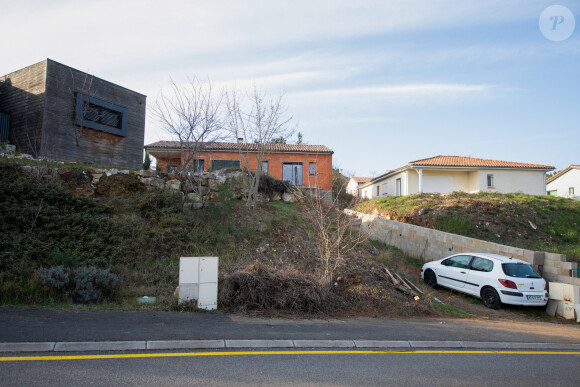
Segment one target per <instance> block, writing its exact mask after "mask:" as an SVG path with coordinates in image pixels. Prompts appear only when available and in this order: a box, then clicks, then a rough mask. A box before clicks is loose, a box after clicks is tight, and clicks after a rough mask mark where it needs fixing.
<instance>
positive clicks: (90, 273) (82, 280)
mask: <svg viewBox="0 0 580 387" xmlns="http://www.w3.org/2000/svg"><path fill="white" fill-rule="evenodd" d="M40 280H41V281H42V283H43V284H44V285H50V286H51V287H52V288H53V289H54V290H57V291H59V292H61V293H63V294H62V295H63V296H65V295H66V294H67V293H68V292H70V295H71V296H72V299H73V301H74V302H78V303H82V304H87V303H91V302H98V301H101V300H102V299H103V298H108V297H112V296H114V295H115V294H116V293H117V291H118V290H119V278H118V277H117V276H116V275H115V274H112V273H111V272H109V270H102V269H97V268H96V267H94V266H90V267H79V268H77V269H74V270H72V269H69V268H65V267H64V266H62V265H61V266H55V267H50V268H41V269H40Z"/></svg>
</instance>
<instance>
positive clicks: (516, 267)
mask: <svg viewBox="0 0 580 387" xmlns="http://www.w3.org/2000/svg"><path fill="white" fill-rule="evenodd" d="M501 267H502V268H503V272H504V273H505V274H506V275H507V276H510V277H517V278H540V275H539V274H538V273H536V271H535V270H534V268H533V267H532V265H528V264H525V263H502V265H501Z"/></svg>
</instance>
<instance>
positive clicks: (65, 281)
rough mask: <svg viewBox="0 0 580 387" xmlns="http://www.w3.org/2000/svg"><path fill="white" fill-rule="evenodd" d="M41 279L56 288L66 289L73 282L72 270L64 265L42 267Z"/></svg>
mask: <svg viewBox="0 0 580 387" xmlns="http://www.w3.org/2000/svg"><path fill="white" fill-rule="evenodd" d="M40 280H41V281H42V283H43V284H45V285H50V286H52V287H53V288H54V289H56V290H59V291H61V290H65V289H66V288H67V287H69V286H70V283H71V276H70V270H67V269H65V268H64V266H55V267H49V268H40Z"/></svg>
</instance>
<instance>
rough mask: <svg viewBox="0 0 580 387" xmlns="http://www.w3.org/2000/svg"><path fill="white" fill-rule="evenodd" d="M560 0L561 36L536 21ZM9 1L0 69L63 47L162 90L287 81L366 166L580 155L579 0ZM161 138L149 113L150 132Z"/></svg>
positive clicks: (343, 156)
mask: <svg viewBox="0 0 580 387" xmlns="http://www.w3.org/2000/svg"><path fill="white" fill-rule="evenodd" d="M554 4H560V5H563V6H565V7H567V8H568V9H569V10H570V11H571V12H572V14H573V15H574V16H575V21H576V27H575V28H574V29H573V33H572V35H571V36H570V37H568V38H567V39H564V40H561V41H553V40H550V39H548V38H547V37H546V36H544V35H543V34H542V31H541V30H540V27H539V22H540V16H541V15H542V12H543V11H544V10H545V9H546V8H547V7H549V6H551V5H554ZM0 10H1V11H0V12H1V15H2V22H1V23H0V36H2V54H1V58H2V59H1V60H0V74H7V73H10V72H12V71H15V70H18V69H20V68H22V67H26V66H28V65H31V64H33V63H36V62H39V61H41V60H44V59H46V58H51V59H53V60H56V61H58V62H61V63H63V64H66V65H68V66H71V67H74V68H76V69H79V70H82V71H86V72H89V73H91V74H94V75H95V76H97V77H100V78H103V79H106V80H108V81H111V82H113V83H117V84H119V85H121V86H124V87H127V88H129V89H132V90H135V91H137V92H140V93H142V94H145V95H147V100H148V104H149V105H151V104H152V102H153V101H154V100H155V98H156V96H157V95H158V94H159V91H160V90H161V89H162V88H164V87H167V83H168V80H169V77H172V78H173V79H174V80H175V81H176V82H182V81H185V80H186V79H187V77H192V76H196V77H199V78H207V77H209V78H210V79H211V80H212V82H213V83H214V84H215V85H218V86H220V87H222V86H223V87H230V86H233V85H236V87H238V88H244V87H247V86H249V85H251V84H253V82H256V85H257V86H258V87H259V88H261V89H263V90H267V91H269V92H271V93H272V94H279V93H285V95H286V102H287V106H288V111H289V113H291V114H292V116H293V117H294V120H295V121H296V123H297V128H298V130H299V131H300V132H302V133H303V134H304V140H305V141H306V142H307V143H309V144H322V145H326V146H328V147H330V148H331V149H332V150H334V152H335V153H334V159H333V160H334V164H335V166H338V167H340V168H342V169H343V171H345V172H346V173H354V174H355V175H357V176H371V175H374V174H380V173H382V172H384V171H385V170H388V169H394V168H398V167H400V166H403V165H404V164H406V163H407V162H409V161H413V160H417V159H421V158H425V157H431V156H436V155H458V156H472V157H480V158H490V159H497V160H506V161H517V162H530V163H540V164H549V165H554V166H556V167H557V169H562V168H564V167H566V166H567V165H568V164H571V163H575V164H580V35H579V33H578V29H580V2H579V1H577V0H576V1H566V0H558V1H544V0H521V1H518V0H511V1H505V0H501V1H500V0H497V1H495V0H473V1H472V0H439V1H436V0H416V1H412V0H405V1H402V0H401V1H394V0H390V1H387V0H380V1H364V0H356V1H353V0H345V1H342V0H331V1H316V0H309V1H301V0H291V1H276V0H266V1H261V0H260V1H258V0H256V1H252V0H246V1H245V0H232V1H220V0H213V1H209V0H208V1H202V0H196V1H194V0H190V1H170V0H165V1H159V0H156V1H148V0H138V1H123V0H113V1H88V0H86V1H78V0H75V1H66V0H51V1H46V0H42V1H27V0H21V1H7V0H0ZM570 20H571V19H570V17H569V16H566V20H565V21H566V24H564V23H563V21H562V23H560V24H561V25H559V24H558V25H555V29H556V30H557V29H561V28H563V26H565V25H567V26H568V27H569V28H570ZM556 21H561V20H556ZM163 139H169V138H168V135H167V134H166V133H165V132H163V131H162V130H161V129H160V128H159V127H158V125H157V123H156V122H155V121H154V119H153V118H152V117H151V116H150V115H148V117H147V124H146V129H145V143H146V144H148V143H151V142H154V141H157V140H163ZM291 141H295V138H293V139H291Z"/></svg>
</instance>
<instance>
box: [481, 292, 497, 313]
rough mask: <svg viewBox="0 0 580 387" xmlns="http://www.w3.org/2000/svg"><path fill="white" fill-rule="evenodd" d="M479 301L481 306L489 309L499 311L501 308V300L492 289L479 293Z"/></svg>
mask: <svg viewBox="0 0 580 387" xmlns="http://www.w3.org/2000/svg"><path fill="white" fill-rule="evenodd" d="M481 301H483V305H485V306H487V307H488V308H491V309H499V307H500V306H501V299H500V298H499V294H497V292H496V291H495V289H494V288H485V289H483V290H482V291H481Z"/></svg>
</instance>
